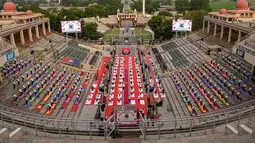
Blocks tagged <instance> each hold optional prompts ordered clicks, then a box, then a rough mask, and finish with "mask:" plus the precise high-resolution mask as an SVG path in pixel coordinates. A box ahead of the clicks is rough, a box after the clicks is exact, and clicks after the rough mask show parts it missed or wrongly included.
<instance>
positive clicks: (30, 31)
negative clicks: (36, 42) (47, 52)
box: [28, 27, 33, 42]
mask: <svg viewBox="0 0 255 143" xmlns="http://www.w3.org/2000/svg"><path fill="white" fill-rule="evenodd" d="M28 36H29V41H30V42H33V35H32V28H31V27H30V28H28Z"/></svg>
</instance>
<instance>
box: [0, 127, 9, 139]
mask: <svg viewBox="0 0 255 143" xmlns="http://www.w3.org/2000/svg"><path fill="white" fill-rule="evenodd" d="M8 138H9V132H8V129H7V128H2V129H1V130H0V142H2V141H4V140H6V139H8Z"/></svg>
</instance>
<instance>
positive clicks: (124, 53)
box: [122, 48, 130, 55]
mask: <svg viewBox="0 0 255 143" xmlns="http://www.w3.org/2000/svg"><path fill="white" fill-rule="evenodd" d="M122 54H123V55H130V48H122Z"/></svg>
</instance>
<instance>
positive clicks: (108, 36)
mask: <svg viewBox="0 0 255 143" xmlns="http://www.w3.org/2000/svg"><path fill="white" fill-rule="evenodd" d="M112 35H113V37H114V38H118V37H119V35H120V29H112V30H109V31H106V32H105V34H104V40H105V41H109V40H110V39H111V36H112Z"/></svg>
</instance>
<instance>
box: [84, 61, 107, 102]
mask: <svg viewBox="0 0 255 143" xmlns="http://www.w3.org/2000/svg"><path fill="white" fill-rule="evenodd" d="M109 62H110V57H103V59H102V61H101V65H100V67H99V68H98V71H97V74H96V75H97V80H95V81H94V82H93V84H92V85H94V84H96V87H95V89H94V90H95V91H94V94H93V96H92V98H91V103H90V104H89V105H94V102H95V99H96V96H97V93H98V88H99V85H100V82H101V80H102V78H103V75H104V73H106V72H107V71H106V67H105V64H106V63H109ZM88 95H90V91H89V93H88V94H87V97H86V100H85V102H84V104H85V105H88V104H86V101H87V98H88Z"/></svg>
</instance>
